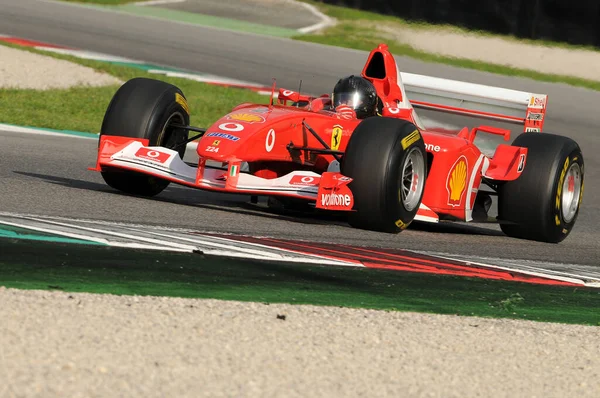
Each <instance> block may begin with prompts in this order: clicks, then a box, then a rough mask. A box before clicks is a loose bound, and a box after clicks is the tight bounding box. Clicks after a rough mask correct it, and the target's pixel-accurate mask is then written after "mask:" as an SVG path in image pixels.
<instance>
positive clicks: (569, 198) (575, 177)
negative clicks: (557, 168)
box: [561, 163, 581, 223]
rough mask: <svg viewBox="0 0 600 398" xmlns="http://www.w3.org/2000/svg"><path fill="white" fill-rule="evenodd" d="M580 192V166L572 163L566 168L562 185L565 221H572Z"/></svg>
mask: <svg viewBox="0 0 600 398" xmlns="http://www.w3.org/2000/svg"><path fill="white" fill-rule="evenodd" d="M580 194H581V167H580V166H579V164H578V163H573V164H572V165H571V167H569V169H568V170H567V174H566V176H565V181H564V182H563V186H562V193H561V195H562V198H561V205H562V216H563V220H564V221H565V222H566V223H570V222H571V221H573V218H574V217H575V214H576V213H577V208H578V207H579V195H580Z"/></svg>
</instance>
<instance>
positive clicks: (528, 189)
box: [498, 133, 584, 243]
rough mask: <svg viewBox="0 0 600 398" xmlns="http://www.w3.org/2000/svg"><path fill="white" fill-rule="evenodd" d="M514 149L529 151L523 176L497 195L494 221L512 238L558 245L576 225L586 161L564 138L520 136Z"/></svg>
mask: <svg viewBox="0 0 600 398" xmlns="http://www.w3.org/2000/svg"><path fill="white" fill-rule="evenodd" d="M512 145H514V146H521V147H525V148H528V154H527V160H526V163H525V168H524V170H523V172H522V174H521V175H520V176H519V178H517V179H516V180H514V181H507V182H506V183H503V184H502V185H500V186H499V189H498V221H499V222H500V228H501V229H502V231H503V232H504V233H505V234H506V235H508V236H511V237H515V238H522V239H529V240H535V241H541V242H549V243H558V242H561V241H562V240H564V239H565V238H566V237H567V236H568V235H569V233H570V232H571V230H572V229H573V226H574V225H575V221H576V220H577V215H578V214H579V207H580V205H581V199H582V197H583V177H584V161H583V154H582V153H581V149H580V148H579V145H578V144H577V143H576V142H575V141H573V140H572V139H570V138H568V137H563V136H559V135H554V134H546V133H524V134H522V135H520V136H519V137H517V138H516V139H515V141H514V142H513V144H512Z"/></svg>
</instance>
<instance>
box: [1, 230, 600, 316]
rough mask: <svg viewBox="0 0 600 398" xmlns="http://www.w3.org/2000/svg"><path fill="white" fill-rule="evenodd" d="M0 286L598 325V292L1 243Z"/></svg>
mask: <svg viewBox="0 0 600 398" xmlns="http://www.w3.org/2000/svg"><path fill="white" fill-rule="evenodd" d="M0 253H2V256H0V285H1V286H6V287H13V288H20V289H61V290H65V291H71V292H90V293H110V294H123V295H153V296H171V297H188V298H214V299H222V300H241V301H254V302H272V303H275V302H284V303H292V304H313V305H329V306H343V307H355V308H372V309H383V310H398V311H417V312H427V313H440V314H454V315H469V316H472V315H474V316H484V317H496V318H516V319H527V320H535V321H546V322H548V321H549V322H562V323H579V324H589V325H600V312H599V311H598V308H600V290H598V289H591V288H584V287H577V288H573V287H560V286H546V285H533V284H526V283H515V282H504V281H496V280H485V279H477V278H464V277H456V276H446V275H432V274H420V273H408V272H396V271H390V270H376V269H366V268H353V267H330V266H317V265H309V264H276V263H270V262H261V261H252V260H237V259H228V258H223V257H214V256H205V255H200V254H188V253H172V252H161V251H154V250H133V249H123V248H116V247H100V246H84V245H67V244H61V243H46V242H35V243H31V242H23V241H11V240H8V239H0Z"/></svg>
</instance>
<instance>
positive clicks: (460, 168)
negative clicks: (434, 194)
mask: <svg viewBox="0 0 600 398" xmlns="http://www.w3.org/2000/svg"><path fill="white" fill-rule="evenodd" d="M466 187H467V159H466V158H465V157H464V156H461V157H460V158H459V159H458V161H457V162H456V163H454V166H453V167H452V169H451V170H450V173H448V182H447V183H446V188H447V189H448V194H449V196H448V204H449V205H450V206H460V202H461V201H462V196H463V193H464V192H465V188H466Z"/></svg>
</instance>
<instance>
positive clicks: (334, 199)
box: [321, 193, 352, 207]
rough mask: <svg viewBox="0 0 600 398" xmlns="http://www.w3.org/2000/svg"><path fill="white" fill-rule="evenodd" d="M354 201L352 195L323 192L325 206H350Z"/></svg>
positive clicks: (322, 197)
mask: <svg viewBox="0 0 600 398" xmlns="http://www.w3.org/2000/svg"><path fill="white" fill-rule="evenodd" d="M351 202H352V198H350V195H347V194H346V195H343V194H335V193H323V194H321V203H322V204H323V205H324V206H345V207H349V206H350V203H351Z"/></svg>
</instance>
